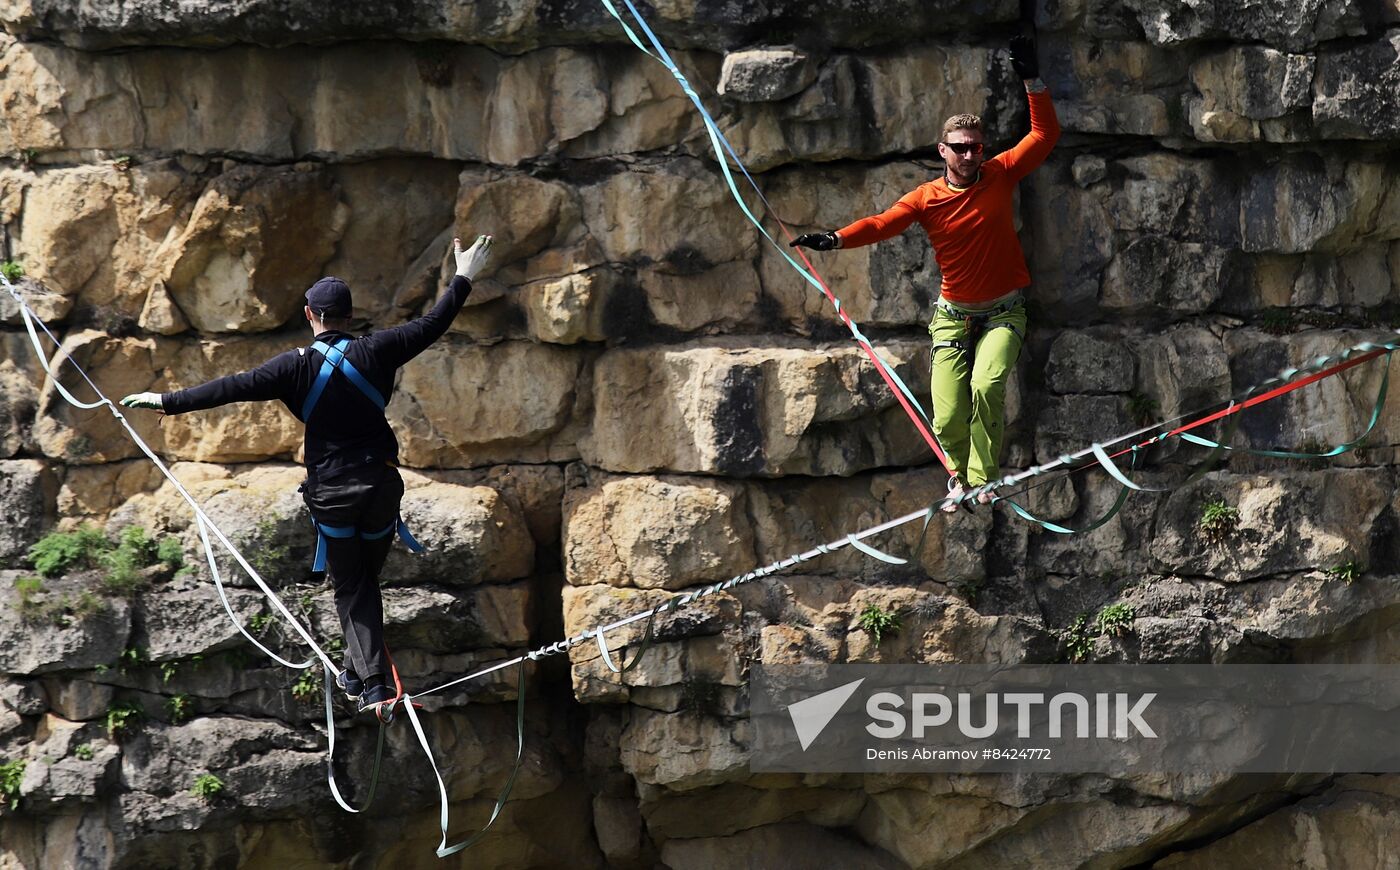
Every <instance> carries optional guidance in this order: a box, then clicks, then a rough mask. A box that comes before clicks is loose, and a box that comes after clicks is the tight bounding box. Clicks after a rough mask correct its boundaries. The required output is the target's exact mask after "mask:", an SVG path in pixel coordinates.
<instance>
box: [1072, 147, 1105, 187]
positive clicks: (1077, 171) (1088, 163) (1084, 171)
mask: <svg viewBox="0 0 1400 870" xmlns="http://www.w3.org/2000/svg"><path fill="white" fill-rule="evenodd" d="M1071 169H1072V171H1073V173H1074V183H1075V184H1077V185H1079V186H1080V187H1089V186H1090V185H1094V184H1098V183H1099V182H1100V181H1103V180H1104V179H1105V178H1107V177H1108V162H1107V161H1106V160H1104V159H1103V158H1102V157H1099V156H1097V155H1094V154H1081V155H1080V156H1078V157H1076V158H1074V164H1073V166H1072V167H1071Z"/></svg>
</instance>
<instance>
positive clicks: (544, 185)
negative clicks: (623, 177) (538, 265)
mask: <svg viewBox="0 0 1400 870" xmlns="http://www.w3.org/2000/svg"><path fill="white" fill-rule="evenodd" d="M459 183H460V185H461V187H460V191H459V193H458V196H457V201H456V204H455V206H454V212H453V223H454V225H455V226H456V227H457V228H459V230H460V231H461V232H463V233H466V236H464V237H463V238H462V247H464V248H465V247H467V246H469V245H470V244H471V243H472V242H473V241H475V239H476V237H477V236H478V235H481V234H490V235H491V238H492V244H491V259H490V260H488V261H487V264H486V268H485V269H484V270H483V271H482V273H481V276H482V277H483V278H489V277H491V276H492V275H495V274H497V273H500V272H502V270H506V269H507V267H509V266H511V265H512V264H516V263H520V262H522V261H525V260H527V259H529V258H530V257H534V256H535V255H537V254H539V253H541V252H542V251H544V250H545V249H546V248H548V247H551V246H555V245H558V244H562V243H563V242H564V241H565V240H566V239H568V238H569V237H570V234H571V231H573V230H574V228H575V227H577V226H578V223H579V220H580V215H579V206H578V202H577V197H576V195H575V194H574V193H573V191H572V190H570V189H569V187H567V186H566V185H564V184H560V183H559V182H556V181H542V180H540V179H537V178H533V177H531V176H528V175H515V174H499V173H481V172H474V171H470V170H468V171H465V172H463V173H462V174H461V176H460V179H459ZM505 275H506V280H507V281H509V282H511V283H518V282H519V280H520V278H519V277H517V276H519V272H518V271H516V272H511V271H506V272H505ZM551 277H555V278H557V277H559V276H557V275H554V276H551Z"/></svg>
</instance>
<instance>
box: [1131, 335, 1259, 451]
mask: <svg viewBox="0 0 1400 870" xmlns="http://www.w3.org/2000/svg"><path fill="white" fill-rule="evenodd" d="M1133 351H1134V355H1135V356H1136V358H1137V380H1136V383H1135V388H1136V391H1137V393H1138V395H1139V396H1140V397H1141V398H1139V399H1138V400H1137V409H1136V410H1137V412H1138V413H1137V419H1135V420H1133V422H1134V423H1135V424H1137V425H1140V426H1141V425H1147V424H1148V423H1155V422H1157V421H1160V420H1168V419H1172V418H1174V417H1177V416H1180V415H1182V414H1189V413H1192V412H1194V411H1196V410H1197V409H1201V408H1206V407H1209V406H1211V405H1213V404H1214V403H1216V402H1221V401H1224V400H1225V398H1226V397H1227V396H1230V395H1232V393H1233V391H1234V390H1235V389H1238V388H1240V387H1242V386H1244V385H1243V384H1237V383H1235V382H1234V380H1233V379H1232V377H1231V373H1230V361H1229V355H1228V353H1227V350H1226V346H1225V345H1224V343H1223V342H1222V341H1221V340H1220V339H1219V338H1218V337H1216V336H1215V335H1214V334H1213V333H1211V332H1210V331H1209V330H1206V329H1202V328H1200V327H1191V326H1180V327H1175V328H1172V329H1168V330H1166V331H1164V332H1163V333H1162V334H1161V335H1158V336H1153V337H1151V338H1147V339H1144V340H1142V341H1139V342H1135V344H1134V347H1133ZM1130 410H1131V409H1130Z"/></svg>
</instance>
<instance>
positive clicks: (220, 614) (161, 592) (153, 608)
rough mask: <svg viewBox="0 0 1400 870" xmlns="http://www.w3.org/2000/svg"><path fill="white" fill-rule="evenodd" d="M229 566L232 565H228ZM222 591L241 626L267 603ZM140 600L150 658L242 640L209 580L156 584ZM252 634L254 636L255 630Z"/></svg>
mask: <svg viewBox="0 0 1400 870" xmlns="http://www.w3.org/2000/svg"><path fill="white" fill-rule="evenodd" d="M216 546H217V545H216ZM248 555H249V556H250V557H251V560H252V561H253V562H254V564H255V565H257V564H261V563H262V561H263V560H262V559H260V558H259V554H258V553H257V552H256V551H254V550H252V548H249V553H248ZM230 570H231V571H236V570H237V569H233V568H232V566H230ZM269 579H276V578H269ZM234 580H235V578H233V577H227V576H226V577H225V582H233V581H234ZM245 582H246V581H245ZM225 594H226V595H227V596H228V598H229V605H230V607H231V608H232V609H233V612H234V615H235V616H236V617H237V618H238V620H239V623H240V624H242V625H243V626H244V627H245V628H248V627H249V622H248V621H249V618H250V617H252V616H254V615H256V614H259V613H264V612H268V611H271V609H272V608H271V606H270V605H268V604H267V602H266V599H265V598H264V596H263V594H262V593H261V592H256V591H248V590H243V589H227V590H225ZM139 601H140V608H139V612H140V614H141V626H142V643H141V644H140V645H141V647H142V649H144V650H145V653H146V657H147V659H148V660H150V661H153V662H160V661H177V660H179V659H183V658H187V657H190V656H195V655H207V654H211V653H214V652H217V651H218V650H221V649H228V648H231V647H233V646H235V645H236V644H241V643H243V642H244V641H243V635H242V634H240V633H239V631H238V629H237V628H236V627H235V626H234V625H233V623H232V622H230V621H229V617H228V614H227V613H226V612H225V611H224V608H223V604H222V603H220V601H219V596H218V592H217V591H216V590H215V589H214V588H213V586H212V584H209V585H200V586H197V587H194V588H190V589H178V588H177V589H169V590H166V589H160V588H157V589H154V590H151V591H148V592H147V593H145V594H144V595H142V596H141V597H140V599H139ZM249 630H250V631H252V629H250V628H249ZM253 634H254V635H255V636H256V635H257V632H253ZM70 718H75V717H70ZM76 718H81V717H76Z"/></svg>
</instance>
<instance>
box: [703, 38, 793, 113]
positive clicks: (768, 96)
mask: <svg viewBox="0 0 1400 870" xmlns="http://www.w3.org/2000/svg"><path fill="white" fill-rule="evenodd" d="M816 78H817V69H816V64H815V63H814V62H813V58H812V57H811V56H810V55H808V54H806V53H805V52H803V51H801V50H800V49H797V48H792V47H782V48H753V49H747V50H745V51H732V52H729V53H728V54H726V55H725V56H724V69H722V70H721V71H720V78H719V88H718V90H719V93H720V94H721V95H723V96H727V97H729V98H730V99H735V100H741V101H743V102H746V103H764V102H772V101H776V100H785V99H787V98H788V97H791V96H793V95H794V94H796V93H798V92H799V91H801V90H802V89H803V88H805V87H807V86H808V85H810V84H811V83H812V82H813V81H815V80H816Z"/></svg>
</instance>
